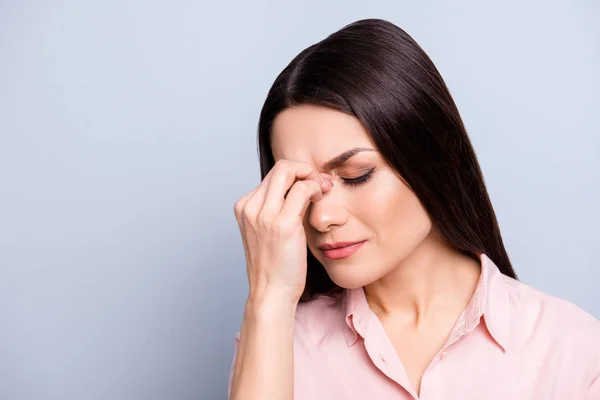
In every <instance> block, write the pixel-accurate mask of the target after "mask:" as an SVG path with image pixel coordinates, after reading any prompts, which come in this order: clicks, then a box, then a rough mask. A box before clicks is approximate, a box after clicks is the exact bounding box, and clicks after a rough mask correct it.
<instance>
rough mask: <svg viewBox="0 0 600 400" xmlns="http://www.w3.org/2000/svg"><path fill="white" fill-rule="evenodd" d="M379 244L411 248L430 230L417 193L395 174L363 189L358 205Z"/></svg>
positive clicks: (429, 224)
mask: <svg viewBox="0 0 600 400" xmlns="http://www.w3.org/2000/svg"><path fill="white" fill-rule="evenodd" d="M360 209H361V210H363V211H362V214H363V218H361V219H362V220H363V222H364V223H365V224H367V225H369V228H371V229H372V230H373V232H374V234H375V235H376V236H377V241H378V243H379V244H380V245H391V246H400V247H401V248H406V247H414V246H416V244H418V242H420V241H421V240H423V238H424V237H425V236H427V234H428V233H429V231H430V230H431V220H430V219H429V215H428V214H427V212H426V211H425V209H424V208H423V206H422V205H421V202H420V201H419V199H418V198H417V196H416V195H415V194H414V193H413V192H412V191H411V190H410V189H409V188H408V187H407V186H406V185H405V184H404V183H403V182H402V181H400V180H399V179H398V178H396V177H395V176H387V177H385V179H383V180H382V182H377V183H376V184H375V185H372V190H371V191H366V192H365V198H364V199H362V204H361V208H360Z"/></svg>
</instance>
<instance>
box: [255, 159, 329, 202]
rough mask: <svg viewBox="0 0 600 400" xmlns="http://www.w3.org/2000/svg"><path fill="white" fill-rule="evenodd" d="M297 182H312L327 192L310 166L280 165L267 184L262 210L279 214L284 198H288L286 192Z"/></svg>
mask: <svg viewBox="0 0 600 400" xmlns="http://www.w3.org/2000/svg"><path fill="white" fill-rule="evenodd" d="M299 180H307V181H309V180H310V181H314V182H315V183H316V184H317V185H319V186H320V187H321V190H327V188H328V186H329V184H328V183H327V182H326V181H325V179H324V178H323V176H321V174H320V173H319V172H318V171H317V170H316V169H315V168H314V167H313V166H312V165H311V164H307V163H289V162H288V163H280V165H279V166H277V170H276V171H275V172H274V174H273V177H272V178H271V181H270V182H269V187H268V189H267V193H266V197H265V203H264V206H263V209H264V210H268V212H270V213H279V212H280V211H281V209H282V207H283V204H284V202H285V199H286V197H287V196H289V194H288V191H289V190H290V189H291V188H292V187H293V185H294V184H295V183H296V182H298V181H299Z"/></svg>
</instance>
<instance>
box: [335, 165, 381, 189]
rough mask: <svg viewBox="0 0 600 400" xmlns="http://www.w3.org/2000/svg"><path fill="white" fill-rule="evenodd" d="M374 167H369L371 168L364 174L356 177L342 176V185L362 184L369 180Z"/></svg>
mask: <svg viewBox="0 0 600 400" xmlns="http://www.w3.org/2000/svg"><path fill="white" fill-rule="evenodd" d="M374 169H375V168H371V170H370V171H369V172H367V173H366V174H364V175H362V176H359V177H358V178H342V182H344V185H348V186H360V185H364V184H366V183H367V182H369V180H370V179H371V178H372V177H373V170H374Z"/></svg>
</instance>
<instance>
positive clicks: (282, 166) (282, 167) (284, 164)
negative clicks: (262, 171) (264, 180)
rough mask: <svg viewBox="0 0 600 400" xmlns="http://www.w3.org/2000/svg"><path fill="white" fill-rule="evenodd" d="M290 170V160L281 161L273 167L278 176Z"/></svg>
mask: <svg viewBox="0 0 600 400" xmlns="http://www.w3.org/2000/svg"><path fill="white" fill-rule="evenodd" d="M289 169H290V162H289V161H288V160H279V161H277V162H276V163H275V165H274V166H273V171H274V172H275V173H277V174H279V173H282V172H286V171H288V170H289Z"/></svg>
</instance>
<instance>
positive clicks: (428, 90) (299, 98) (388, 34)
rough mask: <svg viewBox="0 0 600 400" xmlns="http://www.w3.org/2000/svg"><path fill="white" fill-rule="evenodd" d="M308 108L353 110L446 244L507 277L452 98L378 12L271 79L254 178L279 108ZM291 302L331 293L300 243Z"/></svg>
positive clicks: (266, 155) (269, 160) (418, 52)
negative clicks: (302, 283) (297, 284)
mask: <svg viewBox="0 0 600 400" xmlns="http://www.w3.org/2000/svg"><path fill="white" fill-rule="evenodd" d="M299 105H316V106H323V107H329V108H332V109H334V110H337V111H341V112H344V113H346V114H349V115H351V116H354V117H356V118H357V119H358V120H359V121H360V122H361V123H362V124H363V126H364V127H365V128H366V130H367V132H368V134H369V135H370V137H371V138H372V140H373V142H374V143H375V145H376V147H377V149H378V151H379V152H380V153H381V155H382V157H383V158H384V159H385V160H386V162H387V163H388V164H389V165H390V166H391V168H393V169H395V171H396V172H397V173H398V175H399V176H400V177H401V178H402V179H403V180H404V182H406V183H407V184H408V186H409V187H410V188H411V189H412V190H413V191H414V193H415V195H416V196H417V197H418V199H419V200H420V202H421V203H422V205H423V207H424V208H425V210H426V211H427V213H428V214H429V217H430V218H431V220H432V223H433V224H434V226H436V227H437V228H438V229H439V231H440V233H441V234H442V235H443V236H444V237H445V238H446V239H447V240H448V242H449V243H450V244H451V246H453V247H454V248H455V249H456V250H458V251H460V252H461V253H463V254H466V255H468V256H470V257H472V258H474V259H476V260H479V254H481V253H485V254H486V255H487V256H488V257H489V258H490V259H491V260H492V261H493V262H494V263H495V264H496V265H497V266H498V268H499V270H500V271H501V272H502V273H503V274H505V275H507V276H510V277H512V278H515V279H516V278H517V276H516V274H515V272H514V271H513V268H512V266H511V263H510V260H509V257H508V255H507V253H506V249H505V248H504V244H503V242H502V237H501V235H500V228H499V226H498V221H497V219H496V215H495V213H494V209H493V207H492V203H491V201H490V198H489V195H488V193H487V189H486V186H485V182H484V179H483V175H482V173H481V168H480V166H479V163H478V161H477V157H476V155H475V151H474V150H473V146H472V145H471V141H470V140H469V137H468V135H467V131H466V129H465V127H464V124H463V122H462V119H461V117H460V114H459V112H458V109H457V107H456V104H455V103H454V100H453V99H452V96H451V95H450V92H449V90H448V88H447V87H446V84H445V83H444V80H443V79H442V77H441V75H440V73H439V72H438V70H437V69H436V67H435V66H434V64H433V62H432V61H431V59H430V58H429V57H428V56H427V54H426V53H425V52H424V51H423V49H422V48H421V47H420V46H419V45H418V44H417V43H416V42H415V41H414V40H413V38H412V37H411V36H410V35H408V34H407V33H406V32H405V31H404V30H402V29H401V28H399V27H397V26H396V25H394V24H392V23H391V22H388V21H385V20H381V19H364V20H359V21H356V22H354V23H351V24H349V25H346V26H344V27H343V28H342V29H340V30H338V31H337V32H335V33H333V34H331V35H329V36H328V37H326V38H325V39H323V40H322V41H320V42H318V43H316V44H313V45H311V46H309V47H308V48H306V49H305V50H303V51H302V52H301V53H300V54H298V55H297V56H296V57H295V58H294V59H293V60H292V61H291V62H290V64H289V65H288V66H287V67H286V68H285V69H284V70H283V71H282V72H281V73H280V74H279V76H278V77H277V78H276V79H275V82H274V83H273V85H272V86H271V88H270V90H269V92H268V94H267V98H266V100H265V103H264V105H263V108H262V110H261V113H260V120H259V123H258V151H259V158H260V169H261V177H262V178H263V179H264V177H265V176H266V175H267V173H268V172H269V171H270V170H271V168H273V166H274V164H275V162H274V159H273V153H272V149H271V126H272V123H273V120H274V119H275V117H277V115H278V114H279V113H280V112H282V111H283V110H285V109H286V108H288V107H294V106H299ZM307 263H308V271H307V279H306V287H305V290H304V293H303V295H302V299H301V301H308V300H310V299H312V298H314V297H315V296H317V295H320V294H331V293H332V292H336V291H339V290H341V288H339V287H338V286H337V285H336V284H335V283H334V282H333V281H332V280H331V279H330V278H329V276H328V275H327V273H326V271H325V269H324V268H323V266H322V265H321V263H320V262H319V261H318V260H317V259H316V258H315V257H314V256H313V255H312V253H311V252H310V250H308V259H307Z"/></svg>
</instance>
